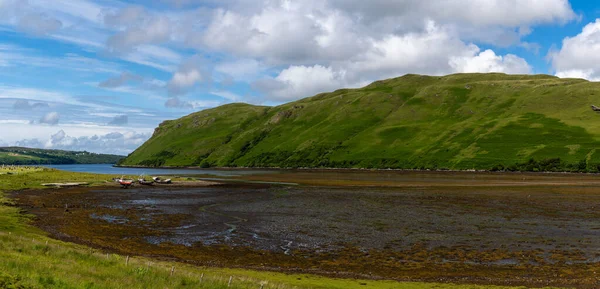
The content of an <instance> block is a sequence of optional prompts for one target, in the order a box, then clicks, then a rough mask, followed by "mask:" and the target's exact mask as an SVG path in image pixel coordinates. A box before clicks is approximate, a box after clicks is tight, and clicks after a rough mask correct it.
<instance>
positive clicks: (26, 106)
mask: <svg viewBox="0 0 600 289" xmlns="http://www.w3.org/2000/svg"><path fill="white" fill-rule="evenodd" d="M48 107H50V106H49V105H48V104H47V103H44V102H35V103H29V100H26V99H18V100H17V101H15V103H14V104H13V109H19V110H32V109H36V108H48Z"/></svg>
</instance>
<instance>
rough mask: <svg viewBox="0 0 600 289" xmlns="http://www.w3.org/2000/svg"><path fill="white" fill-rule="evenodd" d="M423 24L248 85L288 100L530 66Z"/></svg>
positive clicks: (271, 97)
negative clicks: (353, 54) (354, 52)
mask: <svg viewBox="0 0 600 289" xmlns="http://www.w3.org/2000/svg"><path fill="white" fill-rule="evenodd" d="M426 27H427V29H426V30H425V31H422V32H420V33H408V34H406V35H402V36H397V35H389V36H388V37H385V38H383V39H381V40H379V41H373V43H372V48H371V49H369V50H368V51H366V52H365V53H364V54H363V55H361V56H360V57H357V59H356V60H348V61H338V62H332V64H331V65H329V66H323V65H318V64H317V65H313V66H294V65H292V66H290V67H288V68H287V69H284V70H282V71H281V72H280V73H279V75H277V76H276V77H274V78H266V79H261V80H259V81H256V82H254V83H253V87H254V88H255V89H257V90H259V91H261V92H263V93H265V94H266V96H267V99H269V100H275V101H290V100H295V99H298V98H301V97H307V96H311V95H314V94H316V93H319V92H325V91H330V90H334V89H337V88H340V87H359V86H362V85H365V84H367V83H369V82H371V81H374V80H378V79H385V78H389V77H397V76H400V75H403V74H406V73H421V74H429V75H443V74H448V73H455V72H506V73H530V72H531V67H530V66H529V64H528V63H527V62H526V61H525V60H524V59H523V58H520V57H518V56H515V55H511V54H509V55H505V56H502V55H496V54H495V52H494V51H492V50H486V51H483V52H480V49H479V47H477V46H476V45H474V44H467V43H465V42H463V41H462V40H460V39H459V38H458V37H457V36H456V35H454V34H452V31H451V30H448V29H445V28H443V27H440V26H438V25H436V24H435V23H434V22H432V21H428V22H427V26H426Z"/></svg>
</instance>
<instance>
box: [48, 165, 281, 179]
mask: <svg viewBox="0 0 600 289" xmlns="http://www.w3.org/2000/svg"><path fill="white" fill-rule="evenodd" d="M45 167H49V168H54V169H59V170H63V171H70V172H78V173H93V174H108V175H171V176H172V175H211V176H220V177H234V176H244V175H253V174H270V173H276V172H277V171H275V170H244V169H235V170H215V169H161V168H123V167H115V166H113V165H110V164H91V165H89V164H85V165H47V166H45Z"/></svg>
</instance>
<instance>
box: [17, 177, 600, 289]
mask: <svg viewBox="0 0 600 289" xmlns="http://www.w3.org/2000/svg"><path fill="white" fill-rule="evenodd" d="M237 179H238V181H239V180H240V179H243V180H252V181H261V182H284V183H298V184H299V185H281V184H265V183H244V182H230V181H225V182H223V183H221V184H215V185H211V186H204V187H178V186H176V185H175V186H159V187H137V188H134V189H129V190H122V189H118V188H116V187H92V188H65V189H59V190H24V191H19V192H15V193H13V197H14V198H15V199H16V201H17V202H18V204H19V205H20V206H21V207H22V208H24V209H25V210H26V211H27V212H28V213H32V214H34V215H36V216H37V218H36V221H35V222H36V224H37V225H38V226H39V227H41V228H43V229H45V230H47V231H48V232H50V233H51V234H52V235H54V236H56V237H59V238H62V239H67V240H71V241H75V242H80V243H85V244H89V245H92V246H97V247H102V248H106V249H111V250H114V251H118V252H121V253H128V254H139V255H148V256H157V257H163V258H174V259H178V260H182V261H186V262H190V263H195V264H206V265H218V266H233V267H245V268H262V269H268V270H278V271H288V272H292V271H293V272H311V273H319V274H324V275H332V276H342V277H344V276H346V277H369V278H390V279H398V280H427V281H451V282H468V283H484V284H511V285H515V284H516V285H533V286H541V285H557V286H578V287H590V288H592V287H594V286H596V285H597V283H596V282H597V280H598V279H597V277H596V276H597V275H596V272H598V273H600V221H599V220H600V210H599V209H600V186H599V185H600V177H598V176H595V175H583V174H520V173H471V172H460V173H454V172H360V171H354V172H348V171H346V172H345V171H297V172H287V173H286V172H284V173H278V174H268V175H267V174H265V175H260V174H257V175H249V176H242V177H237Z"/></svg>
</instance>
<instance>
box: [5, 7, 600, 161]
mask: <svg viewBox="0 0 600 289" xmlns="http://www.w3.org/2000/svg"><path fill="white" fill-rule="evenodd" d="M460 72H504V73H511V74H540V73H542V74H551V75H556V76H559V77H577V78H585V79H588V80H590V81H598V80H600V4H598V3H596V1H585V0H577V1H575V0H572V1H567V0H370V1H364V0H301V1H300V0H296V1H292V0H265V1H261V0H130V1H118V0H0V146H15V145H16V146H27V147H39V148H48V149H67V150H87V151H91V152H98V153H114V154H122V155H126V154H128V153H130V152H131V151H133V150H134V149H136V148H137V147H138V146H140V145H141V144H142V143H143V142H144V141H146V140H147V139H148V138H149V137H150V136H151V135H152V132H153V130H154V128H155V127H156V126H157V125H158V124H159V123H160V122H162V121H164V120H167V119H176V118H179V117H182V116H184V115H187V114H190V113H192V112H195V111H199V110H202V109H207V108H211V107H216V106H219V105H223V104H227V103H232V102H246V103H251V104H257V105H278V104H281V103H285V102H289V101H293V100H297V99H300V98H303V97H308V96H312V95H314V94H316V93H319V92H326V91H333V90H336V89H338V88H342V87H350V88H354V87H362V86H364V85H367V84H369V83H370V82H372V81H375V80H379V79H386V78H391V77H398V76H402V75H404V74H407V73H417V74H428V75H445V74H451V73H460Z"/></svg>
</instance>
